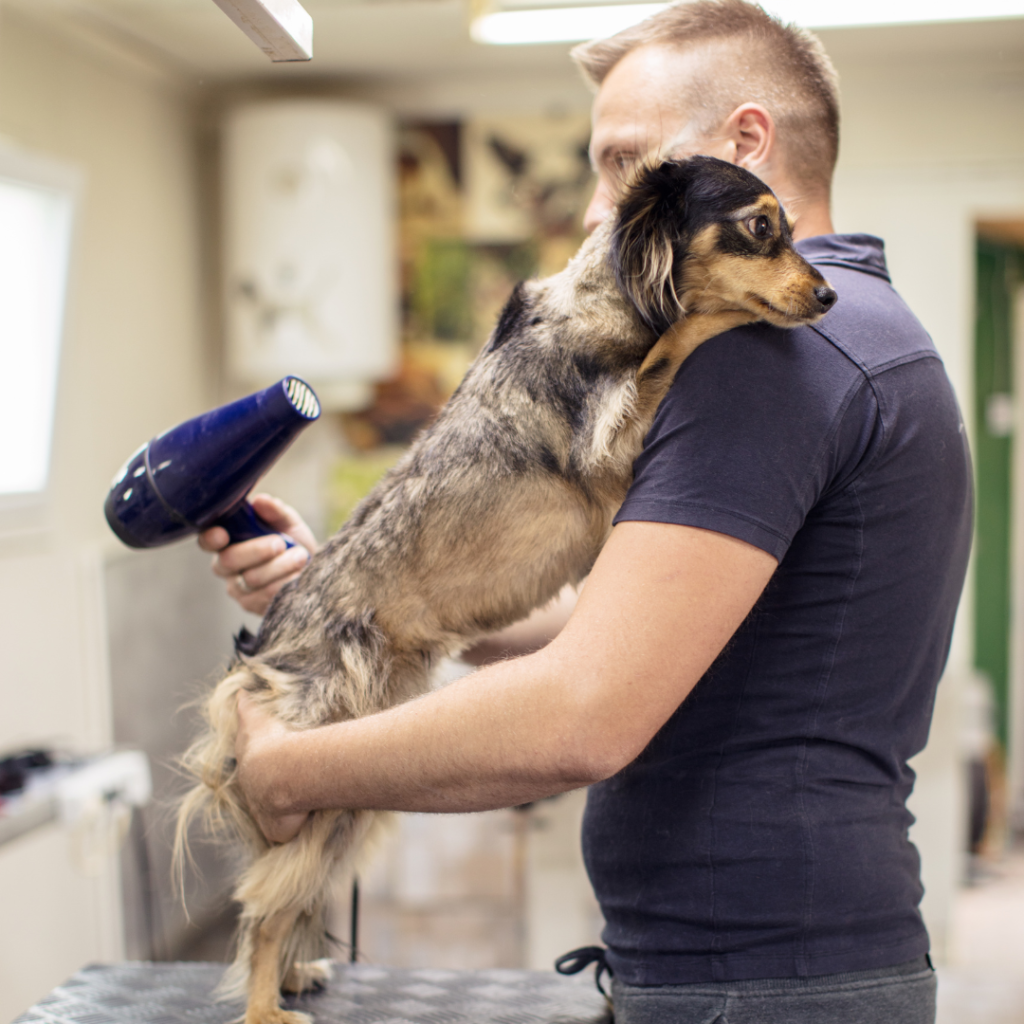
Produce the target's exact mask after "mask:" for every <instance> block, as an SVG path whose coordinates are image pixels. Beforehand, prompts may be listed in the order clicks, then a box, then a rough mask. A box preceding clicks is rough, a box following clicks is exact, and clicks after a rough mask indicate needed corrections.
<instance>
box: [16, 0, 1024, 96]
mask: <svg viewBox="0 0 1024 1024" xmlns="http://www.w3.org/2000/svg"><path fill="white" fill-rule="evenodd" d="M0 3H2V4H4V5H5V6H6V7H7V8H8V9H13V10H18V11H21V12H23V13H25V14H28V15H30V16H32V17H36V18H46V19H50V20H54V21H59V22H61V23H62V24H63V25H64V27H65V28H68V29H70V30H72V31H79V30H80V31H83V32H88V33H90V34H92V35H99V36H103V37H106V38H107V39H108V40H109V41H110V42H112V43H115V44H117V45H119V46H120V47H121V48H127V49H129V50H132V51H134V52H135V53H136V54H137V55H138V56H140V57H143V58H146V59H151V60H154V61H157V62H162V63H165V64H169V65H173V66H174V67H176V68H177V69H178V70H180V71H182V72H184V73H186V74H188V75H190V76H193V75H194V76H196V77H197V78H201V79H202V80H204V81H207V80H230V79H233V80H254V79H261V80H268V81H273V80H275V79H276V80H279V81H287V80H295V79H308V78H310V77H331V78H345V79H352V80H358V79H362V80H387V79H391V80H406V81H409V80H414V79H422V78H424V77H427V78H429V77H438V76H449V77H451V76H484V77H485V76H495V75H499V76H500V75H505V76H507V75H523V74H526V75H537V74H542V75H558V76H561V75H565V76H570V75H573V74H574V72H573V71H572V69H571V67H570V65H569V62H568V61H567V59H566V51H567V47H566V45H565V44H550V45H541V46H509V47H502V46H483V45H480V44H476V43H473V42H472V41H471V40H470V39H469V34H468V31H467V24H468V17H467V6H468V0H303V4H304V6H305V7H306V9H307V10H308V11H309V12H310V14H311V15H312V16H313V22H314V52H315V56H314V59H313V61H312V62H310V63H308V64H285V65H282V64H270V63H269V62H268V61H267V59H266V58H265V57H264V56H263V54H262V53H261V52H260V51H259V50H257V49H256V47H255V46H254V45H253V44H252V43H251V42H250V41H249V40H248V39H247V38H246V37H245V36H244V35H243V34H242V33H241V32H240V31H239V30H238V29H237V28H236V27H235V26H234V25H233V24H232V23H231V22H230V21H229V20H228V18H227V17H226V15H224V14H223V13H222V12H221V11H220V9H219V8H217V6H216V5H215V4H214V3H213V0H0ZM819 35H820V36H821V38H822V41H823V42H824V43H825V46H826V48H827V49H828V51H829V53H830V54H831V55H832V56H833V59H834V60H835V61H836V63H837V65H838V66H839V67H840V70H842V68H843V65H844V64H848V63H850V62H857V63H872V62H877V63H883V62H884V63H886V64H889V65H891V64H892V63H893V62H894V61H896V62H913V61H914V60H915V59H918V58H921V57H925V56H927V57H929V58H934V57H935V56H937V55H947V56H949V57H950V58H959V59H981V60H987V59H989V58H996V57H998V58H999V60H1000V62H1001V63H1004V64H1005V62H1006V61H1008V60H1015V59H1016V58H1017V57H1019V58H1020V61H1021V64H1022V66H1024V18H1014V19H1005V20H993V21H981V22H956V23H948V24H936V25H916V26H886V27H878V28H846V29H831V30H827V31H822V32H821V33H819ZM524 81H528V80H524Z"/></svg>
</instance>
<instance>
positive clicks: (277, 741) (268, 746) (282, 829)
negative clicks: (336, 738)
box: [235, 690, 309, 843]
mask: <svg viewBox="0 0 1024 1024" xmlns="http://www.w3.org/2000/svg"><path fill="white" fill-rule="evenodd" d="M292 735H294V734H293V733H292V732H291V731H290V730H289V729H288V728H287V727H286V726H285V725H284V724H283V723H281V722H279V721H278V720H277V719H276V718H274V717H273V716H272V715H268V714H267V713H266V712H265V711H264V710H263V709H262V708H260V707H259V706H258V705H257V704H256V703H255V702H254V701H253V699H252V698H251V697H250V696H249V694H247V693H246V692H245V691H244V690H243V691H241V693H239V695H238V735H237V736H236V737H235V760H236V761H237V762H238V784H239V785H240V786H241V787H242V792H243V793H245V800H246V803H247V804H248V807H249V813H250V814H251V815H252V816H253V818H255V819H256V824H257V825H259V827H260V831H261V832H262V833H263V834H264V835H265V836H266V837H267V839H268V840H270V842H272V843H287V842H288V841H289V840H290V839H294V838H295V837H296V836H297V835H298V834H299V830H300V829H301V828H302V826H303V825H304V824H305V822H306V818H308V817H309V814H308V813H307V812H305V811H301V812H299V813H298V814H289V813H281V812H279V811H278V810H276V809H275V807H274V799H273V796H272V793H273V781H274V780H275V779H277V778H280V777H281V776H282V774H286V773H283V772H282V767H281V763H280V762H281V760H282V755H283V754H284V753H285V748H286V746H287V742H288V738H289V737H290V736H292Z"/></svg>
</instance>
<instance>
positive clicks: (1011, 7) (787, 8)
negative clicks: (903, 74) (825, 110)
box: [470, 0, 1024, 45]
mask: <svg viewBox="0 0 1024 1024" xmlns="http://www.w3.org/2000/svg"><path fill="white" fill-rule="evenodd" d="M668 6H669V5H668V4H667V3H593V0H590V2H589V3H578V2H577V3H573V2H572V0H563V2H561V3H559V4H558V5H557V6H555V5H554V4H549V5H543V4H539V3H533V4H529V3H524V2H522V0H491V2H489V3H484V4H483V5H481V6H480V7H478V10H479V13H478V14H477V16H476V17H474V18H473V21H472V23H471V25H470V34H471V35H472V37H473V39H475V40H476V41H477V42H478V43H492V44H497V45H510V44H527V43H572V42H580V41H582V40H586V39H599V38H602V37H603V36H609V35H614V34H615V33H616V32H620V31H622V29H624V28H629V27H630V26H631V25H635V24H637V23H638V22H641V21H643V20H644V19H645V18H649V17H650V16H651V15H652V14H656V13H657V12H658V11H660V10H663V9H664V8H665V7H668ZM763 6H764V7H765V9H766V10H768V11H770V12H771V13H772V14H776V15H778V16H779V17H780V18H781V19H782V20H783V21H785V22H796V24H798V25H803V26H805V27H806V28H840V27H849V26H854V25H896V24H915V23H923V22H938V21H977V20H982V19H988V18H1019V17H1022V16H1024V0H973V2H971V3H966V2H965V0H930V2H928V3H922V2H921V0H829V2H827V3H825V2H823V0H766V2H765V3H764V5H763Z"/></svg>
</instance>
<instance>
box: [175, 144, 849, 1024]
mask: <svg viewBox="0 0 1024 1024" xmlns="http://www.w3.org/2000/svg"><path fill="white" fill-rule="evenodd" d="M766 228H767V231H765V229H766ZM759 235H760V236H761V237H759ZM834 298H835V296H834V293H832V292H831V290H830V289H829V288H828V284H827V282H826V281H825V280H824V278H822V276H821V275H820V274H819V273H818V272H817V271H816V270H815V269H814V268H813V267H811V266H810V265H809V264H807V263H806V262H805V261H804V260H803V259H802V258H801V257H800V256H799V255H798V254H797V253H796V252H795V250H794V249H793V248H792V244H791V238H790V234H789V226H788V224H787V222H786V219H785V215H784V213H783V211H782V210H781V208H780V206H779V204H778V202H777V201H776V199H775V197H774V196H773V195H772V193H771V192H770V191H769V190H768V189H767V187H766V186H765V185H764V184H763V183H762V182H761V181H759V180H758V179H757V178H755V177H754V176H753V175H751V174H749V173H748V172H746V171H744V170H741V169H739V168H737V167H734V166H732V165H731V164H727V163H723V162H722V161H719V160H714V159H712V158H709V157H694V158H691V159H689V160H684V161H666V162H664V163H661V164H657V165H654V164H651V165H648V166H646V167H644V168H642V169H641V170H640V171H639V172H638V174H637V175H636V177H635V179H634V181H633V182H632V184H631V185H630V186H629V187H628V189H627V190H626V191H625V198H624V199H623V200H622V202H621V203H620V205H619V207H618V209H617V211H616V213H615V215H614V216H613V217H611V218H609V220H608V221H607V222H606V223H605V224H604V225H603V226H602V227H601V228H599V229H598V230H597V231H596V232H595V233H594V234H593V235H592V236H591V237H590V238H589V239H588V240H587V241H586V242H585V243H584V245H583V246H582V248H581V249H580V251H579V253H578V254H577V255H576V257H575V258H574V259H573V260H572V261H571V262H570V264H569V265H568V267H567V268H566V269H565V270H564V271H563V272H562V273H560V274H556V275H555V276H554V277H550V278H547V279H546V280H541V281H529V282H526V283H524V284H520V285H519V286H517V288H516V289H515V291H514V292H513V294H512V297H511V299H510V300H509V302H508V305H507V306H506V307H505V310H504V312H503V313H502V314H501V319H500V321H499V323H498V325H497V328H496V329H495V331H494V333H493V334H492V336H491V338H490V341H489V342H488V344H487V346H486V348H485V349H484V350H483V351H482V352H481V354H480V356H479V357H478V359H477V360H476V362H475V363H474V364H473V366H472V367H471V368H470V370H469V372H468V373H467V375H466V378H465V380H464V381H463V382H462V384H461V385H460V387H459V389H458V390H457V391H456V393H455V394H454V395H453V396H452V398H451V400H450V401H449V403H448V404H447V405H446V406H445V408H444V409H443V410H442V411H441V413H440V415H439V416H438V418H437V420H436V421H435V422H434V423H433V425H432V426H430V427H429V428H428V429H427V430H425V431H424V432H423V433H422V434H421V435H420V437H419V438H418V439H417V440H416V442H415V443H414V444H413V445H412V447H411V449H410V450H409V451H408V452H407V453H406V455H405V456H404V457H403V458H402V460H401V461H400V462H399V463H398V465H397V466H396V467H395V468H394V469H393V470H392V471H391V472H390V473H388V474H387V476H386V477H385V478H384V479H383V480H382V481H381V482H380V483H379V484H378V485H377V486H376V487H375V488H374V490H373V492H372V493H371V494H370V495H369V497H367V498H366V499H365V500H364V501H363V502H362V504H361V505H360V506H359V507H358V508H357V509H356V511H355V513H354V514H353V516H352V518H351V519H350V520H349V521H348V523H346V524H345V526H344V527H343V528H342V529H341V530H340V532H339V533H338V534H336V535H335V536H334V537H333V538H332V539H331V540H330V541H328V543H327V544H326V545H325V546H324V547H323V548H322V549H321V550H320V551H319V552H317V554H316V555H314V556H313V558H312V559H311V561H310V563H309V565H308V566H307V567H306V569H305V570H304V572H303V573H302V575H301V576H300V577H299V578H298V579H297V580H296V581H295V582H294V583H292V584H291V585H289V586H288V587H286V588H285V589H283V590H282V591H281V593H280V594H279V595H278V596H277V598H276V599H275V601H274V602H273V604H272V605H271V607H270V609H269V611H268V612H267V615H266V617H265V618H264V620H263V624H262V626H261V628H260V631H259V635H258V636H256V637H252V636H249V635H243V636H242V637H241V638H240V639H239V641H238V644H237V646H238V656H237V659H236V661H235V662H234V664H233V665H232V666H231V668H230V670H229V672H228V675H227V676H226V678H224V679H223V680H222V681H221V682H220V683H219V684H218V685H217V687H216V689H215V690H214V691H213V693H212V695H211V696H210V697H209V699H208V700H207V702H206V704H205V714H206V720H207V723H208V726H209V728H208V729H207V731H206V732H205V734H204V735H203V736H202V737H201V738H200V739H199V740H198V741H197V742H196V743H195V744H194V745H193V747H192V748H191V749H190V750H189V751H188V753H187V754H186V755H185V758H184V763H185V765H186V767H187V768H188V769H189V770H190V771H191V772H192V773H193V774H194V776H195V777H196V778H197V779H198V784H197V785H196V787H195V788H194V789H193V790H192V791H191V792H190V793H189V794H188V795H187V796H186V798H185V800H184V802H183V805H182V807H181V810H180V814H179V828H178V839H179V853H180V851H181V847H182V844H183V843H184V837H185V835H186V830H187V828H188V825H189V822H190V820H191V819H192V818H193V816H194V815H195V814H196V813H198V812H200V811H205V814H206V817H207V819H208V821H209V822H211V823H212V824H213V825H214V826H216V827H217V828H219V829H220V830H222V831H223V832H226V833H229V834H232V835H233V836H234V837H235V838H237V839H240V840H241V842H242V843H243V844H244V846H245V848H246V850H247V853H248V858H249V866H248V868H247V869H246V870H245V872H244V873H243V875H242V877H241V879H240V881H239V883H238V887H237V889H236V892H235V896H236V898H237V899H238V900H239V901H240V902H241V904H242V918H241V926H240V938H239V944H238V954H237V958H236V961H235V964H234V967H233V969H232V971H231V972H229V981H228V984H227V991H228V992H233V993H235V994H241V993H242V992H244V991H246V990H247V991H248V997H249V1002H248V1009H247V1012H246V1024H299V1022H300V1021H301V1020H303V1019H304V1018H303V1016H302V1015H301V1014H297V1013H294V1012H287V1011H284V1010H282V1009H281V1008H280V1006H279V1003H278V993H279V990H280V989H281V988H282V987H284V988H285V989H286V990H290V991H301V990H303V989H305V988H309V987H312V986H314V985H315V984H316V983H317V982H318V981H320V980H322V979H323V978H324V976H325V973H324V972H325V967H324V964H323V962H319V963H314V962H313V961H316V960H317V958H318V957H322V956H323V955H324V953H325V933H324V927H323V908H324V902H325V899H326V893H327V887H328V880H329V876H330V875H331V873H332V872H333V869H334V868H335V867H336V866H338V865H339V864H347V865H351V861H352V858H353V857H354V855H355V853H356V851H357V850H358V848H359V847H360V845H361V844H362V843H363V842H364V840H365V838H366V836H367V834H368V833H369V831H370V830H371V827H372V824H373V822H374V819H375V815H374V813H372V812H369V811H354V812H353V811H319V812H316V813H314V814H312V815H311V816H310V819H309V821H308V822H307V823H306V824H305V825H304V827H303V829H302V831H301V832H300V834H299V835H298V836H297V837H296V838H295V839H294V840H293V841H292V842H290V843H286V844H284V845H271V844H269V843H268V842H267V841H266V840H265V839H264V837H263V835H262V834H261V833H260V831H259V829H258V828H257V826H256V824H255V823H254V821H253V819H252V818H251V817H250V815H249V813H248V812H247V810H246V805H245V799H244V796H243V795H242V793H241V792H240V791H239V789H238V787H237V784H236V779H235V763H234V760H233V748H234V742H235V730H236V715H235V705H236V697H237V694H238V692H239V691H240V690H243V689H244V690H247V691H249V692H250V693H251V694H252V695H253V696H254V698H255V699H256V701H257V702H258V703H259V704H260V705H261V706H262V707H264V708H265V709H267V710H268V711H270V712H271V713H272V714H274V715H275V716H277V717H278V718H280V719H281V720H283V721H284V722H286V723H288V724H289V725H290V726H292V727H294V728H296V729H308V728H312V727H315V726H319V725H324V724H326V723H329V722H338V721H341V720H344V719H350V718H357V717H359V716H362V715H368V714H372V713H374V712H376V711H380V710H382V709H384V708H387V707H389V706H391V705H394V704H396V703H398V702H400V701H404V700H407V699H409V698H410V697H413V696H415V695H417V694H421V693H423V692H424V691H425V690H426V689H427V687H428V679H429V675H430V670H431V666H432V665H433V664H434V663H435V662H436V661H437V660H438V659H439V658H442V657H444V656H446V655H452V654H455V653H457V652H458V651H460V650H462V649H464V648H465V647H467V646H468V645H469V644H471V643H472V642H473V641H474V640H476V639H479V638H481V637H483V636H485V635H487V634H489V633H492V632H494V631H496V630H498V629H500V628H502V627H504V626H506V625H509V624H510V623H512V622H515V621H517V620H519V619H522V618H523V617H524V616H526V615H527V614H528V613H529V612H530V611H532V610H533V609H534V608H537V607H539V606H541V605H543V604H545V603H546V602H548V601H550V600H551V598H553V597H554V596H555V595H556V594H557V593H558V592H559V590H560V589H561V588H562V587H563V586H565V584H567V583H572V584H578V583H579V582H580V581H581V580H582V579H583V578H584V577H585V576H586V575H587V573H588V572H589V571H590V568H591V566H592V565H593V564H594V560H595V559H596V558H597V555H598V553H599V552H600V550H601V546H602V545H603V544H604V542H605V539H606V538H607V536H608V533H609V530H610V529H611V522H612V516H613V515H614V513H615V511H616V510H617V509H618V507H619V505H620V503H621V502H622V499H623V497H624V496H625V494H626V490H627V488H628V487H629V485H630V482H631V480H632V466H633V461H634V459H635V458H636V456H637V455H638V454H639V451H640V447H641V444H642V442H643V438H644V435H645V434H646V433H647V430H648V428H649V426H650V424H651V420H652V418H653V416H654V413H655V410H656V409H657V407H658V403H659V402H660V401H661V399H662V397H663V395H664V394H665V392H666V390H667V389H668V387H669V385H670V384H671V383H672V380H673V378H674V377H675V374H676V371H677V369H678V368H679V365H680V364H681V362H682V361H683V359H684V358H685V357H686V356H687V355H689V353H690V352H692V351H693V349H694V348H696V346H697V345H699V344H700V343H701V342H703V341H704V340H706V339H707V338H709V337H711V336H713V335H715V334H719V333H721V332H722V331H723V330H726V329H728V328H731V327H734V326H737V325H739V324H742V323H749V322H751V321H754V320H760V319H765V320H769V321H770V322H772V323H775V324H778V325H780V326H784V327H788V326H794V325H796V324H801V323H809V322H812V321H814V320H816V319H818V318H819V317H820V316H821V315H822V314H823V313H824V312H825V310H826V309H827V307H828V305H830V304H831V302H832V301H834ZM737 372H738V373H741V372H742V367H737Z"/></svg>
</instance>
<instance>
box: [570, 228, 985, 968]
mask: <svg viewBox="0 0 1024 1024" xmlns="http://www.w3.org/2000/svg"><path fill="white" fill-rule="evenodd" d="M797 248H798V249H799V250H800V252H801V253H802V254H803V255H804V256H805V257H806V258H807V259H808V260H810V261H811V262H812V263H814V264H815V265H816V266H818V267H820V268H821V270H822V273H823V274H825V276H826V277H827V278H828V279H829V281H830V282H831V283H832V285H833V287H834V288H835V289H836V291H837V292H838V293H839V301H838V303H837V304H836V306H835V308H834V309H833V310H832V311H831V312H830V313H829V314H828V316H827V317H826V318H825V319H824V320H823V321H821V322H820V323H819V324H817V325H815V326H814V327H801V328H797V329H795V330H791V331H785V330H781V329H779V328H775V327H771V326H769V325H766V324H755V325H751V326H749V327H745V328H740V329H738V330H734V331H730V332H729V333H727V334H723V335H721V336H719V337H717V338H714V339H712V340H711V341H708V342H706V343H705V344H704V345H702V346H701V347H700V348H699V349H697V351H696V352H695V353H694V354H693V355H692V356H690V358H689V359H688V360H687V361H686V362H685V363H684V364H683V366H682V369H681V370H680V372H679V375H678V377H677V378H676V381H675V383H674V385H673V387H672V389H671V390H670V392H669V394H668V395H667V396H666V398H665V400H664V402H663V403H662V405H661V407H660V409H659V410H658V414H657V417H656V419H655V421H654V424H653V426H652V428H651V431H650V433H649V434H648V436H647V440H646V442H645V445H644V450H643V453H642V454H641V456H640V458H639V459H638V460H637V463H636V467H635V471H636V472H635V482H634V484H633V487H632V489H631V490H630V491H629V494H628V495H627V497H626V500H625V502H624V504H623V506H622V509H621V511H620V512H619V514H618V516H617V519H616V521H617V522H622V521H624V520H643V521H648V522H660V523H677V524H682V525H687V526H696V527H702V528H704V529H708V530H715V531H717V532H719V533H724V534H729V535H730V536H733V537H738V538H741V539H742V540H745V541H748V542H749V543H751V544H754V545H756V546H757V547H759V548H762V549H763V550H765V551H767V552H769V553H770V554H772V555H774V556H775V557H776V558H777V559H778V560H779V563H780V564H779V567H778V569H777V570H776V572H775V574H774V575H773V577H772V579H771V581H770V582H769V584H768V587H767V588H766V590H765V592H764V594H763V595H762V597H761V598H760V600H759V601H758V602H757V605H756V606H755V608H754V609H753V611H752V612H751V613H750V615H749V616H748V618H747V619H746V621H745V622H744V623H743V625H742V626H741V627H740V628H739V630H738V631H737V632H736V634H735V636H734V637H733V638H732V640H731V641H730V642H729V644H728V645H727V647H726V649H725V650H724V651H723V652H722V654H721V655H720V656H719V657H718V659H717V660H716V661H715V663H714V664H713V665H712V666H711V668H710V669H709V670H708V672H707V674H706V675H705V677H704V678H703V679H701V680H700V682H699V683H698V684H697V686H696V688H695V689H694V690H693V692H692V693H691V694H690V696H689V697H688V698H687V699H686V701H685V702H684V703H683V704H682V705H681V706H680V708H679V709H678V710H677V711H676V712H675V714H674V715H673V716H672V718H671V719H670V720H669V721H668V722H667V723H666V724H665V726H664V727H663V728H662V729H661V730H660V731H659V732H658V734H657V735H656V736H655V737H654V739H653V740H652V741H651V743H650V745H649V746H648V747H647V749H646V750H645V751H644V752H643V754H641V755H640V757H639V758H637V760H636V761H635V762H634V763H633V764H631V765H629V766H628V767H627V768H625V769H624V770H623V771H621V772H619V773H618V774H617V775H615V776H613V777H612V778H611V779H608V780H607V781H605V782H602V783H600V784H598V785H596V786H592V787H591V790H590V795H589V798H588V803H587V813H586V818H585V822H584V854H585V858H586V862H587V868H588V871H589V872H590V877H591V881H592V882H593V885H594V889H595V891H596V893H597V896H598V899H599V900H600V903H601V906H602V909H603V911H604V916H605V920H606V928H605V931H604V939H605V942H606V943H607V945H608V948H609V952H608V960H609V963H610V965H611V967H612V968H613V970H614V971H615V974H616V976H617V977H618V978H619V979H620V980H621V981H623V982H626V983H627V984H632V985H666V984H684V983H688V982H703V981H733V980H742V979H753V978H783V977H786V978H788V977H799V976H805V975H818V974H830V973H833V972H841V971H859V970H870V969H872V968H877V967H885V966H891V965H894V964H898V963H902V962H904V961H907V960H911V959H914V958H915V957H919V956H921V955H922V954H924V953H925V952H926V951H927V949H928V936H927V933H926V931H925V928H924V924H923V922H922V920H921V916H920V914H919V912H918V903H919V901H920V898H921V893H922V888H921V882H920V872H919V860H918V855H917V851H916V849H915V848H914V846H913V845H912V844H911V843H910V841H909V839H908V838H907V829H908V827H909V825H910V824H911V821H912V818H911V815H910V814H909V812H908V811H907V809H906V805H905V802H906V798H907V796H908V794H909V793H910V791H911V788H912V786H913V782H914V774H913V772H912V771H911V769H910V768H908V767H907V759H908V758H910V757H911V756H912V755H913V754H915V753H917V752H918V751H920V750H921V749H922V747H924V745H925V741H926V739H927V736H928V726H929V720H930V718H931V713H932V706H933V702H934V697H935V687H936V683H937V682H938V679H939V675H940V674H941V672H942V668H943V665H944V663H945V661H946V656H947V653H948V649H949V641H950V634H951V630H952V627H953V618H954V614H955V612H956V607H957V602H958V600H959V597H960V590H961V587H962V585H963V580H964V574H965V571H966V566H967V555H968V549H969V547H970V539H971V468H970V456H969V453H968V449H967V440H966V435H965V432H964V426H963V422H962V420H961V417H960V413H959V410H958V409H957V404H956V400H955V398H954V396H953V391H952V388H951V387H950V384H949V381H948V379H947V377H946V374H945V371H944V369H943V366H942V363H941V361H940V360H939V357H938V355H937V353H936V351H935V348H934V346H933V345H932V342H931V340H930V339H929V337H928V335H927V334H926V333H925V331H924V328H923V327H922V326H921V325H920V323H919V322H918V321H917V320H916V319H915V317H914V316H913V314H912V313H911V312H910V310H909V309H908V308H907V307H906V306H905V305H904V303H903V301H902V300H901V299H900V297H899V296H898V295H897V294H896V292H895V291H894V290H893V289H892V286H891V285H890V283H889V276H888V273H887V271H886V267H885V259H884V256H883V251H882V243H881V241H880V240H879V239H876V238H872V237H870V236H867V235H825V236H820V237H817V238H811V239H806V240H804V241H803V242H801V243H799V244H798V246H797Z"/></svg>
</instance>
